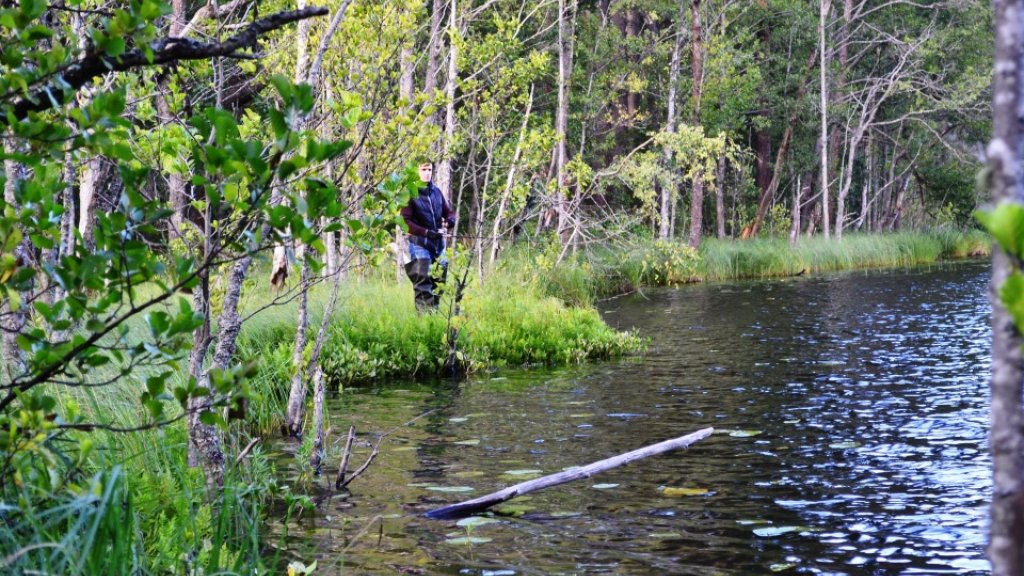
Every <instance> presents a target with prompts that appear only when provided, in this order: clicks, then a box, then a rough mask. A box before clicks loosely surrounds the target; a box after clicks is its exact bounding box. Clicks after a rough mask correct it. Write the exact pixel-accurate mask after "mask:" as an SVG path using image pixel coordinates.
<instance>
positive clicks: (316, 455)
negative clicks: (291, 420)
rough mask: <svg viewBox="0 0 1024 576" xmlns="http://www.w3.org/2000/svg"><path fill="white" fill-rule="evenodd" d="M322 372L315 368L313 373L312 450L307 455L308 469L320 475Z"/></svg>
mask: <svg viewBox="0 0 1024 576" xmlns="http://www.w3.org/2000/svg"><path fill="white" fill-rule="evenodd" d="M325 444H326V439H325V437H324V371H323V370H321V369H320V367H319V366H317V368H316V371H315V372H314V373H313V450H312V452H311V453H310V455H309V467H310V468H312V469H313V470H314V471H316V473H317V474H319V473H320V467H321V466H322V465H323V463H324V456H325V450H324V445H325Z"/></svg>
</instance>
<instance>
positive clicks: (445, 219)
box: [402, 162, 455, 312]
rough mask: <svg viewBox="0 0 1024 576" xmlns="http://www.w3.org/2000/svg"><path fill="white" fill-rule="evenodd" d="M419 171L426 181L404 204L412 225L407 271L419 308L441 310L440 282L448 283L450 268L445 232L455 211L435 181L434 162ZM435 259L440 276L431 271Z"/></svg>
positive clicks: (450, 226)
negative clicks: (446, 254)
mask: <svg viewBox="0 0 1024 576" xmlns="http://www.w3.org/2000/svg"><path fill="white" fill-rule="evenodd" d="M419 174H420V180H422V181H423V182H424V183H425V184H426V185H425V186H423V187H422V188H420V189H419V195H418V196H416V197H415V198H412V199H410V200H409V204H408V205H407V206H406V207H405V208H402V218H404V219H405V224H406V226H408V227H409V257H410V262H409V263H408V264H406V265H405V273H406V274H407V275H408V276H409V280H411V281H412V289H413V294H414V296H415V298H416V309H417V310H419V311H420V312H424V311H430V310H437V306H438V303H439V302H440V300H441V296H440V294H439V293H438V289H437V285H438V284H443V283H444V280H445V276H446V275H447V272H448V260H447V258H445V255H444V248H445V241H444V235H445V229H446V228H454V227H455V214H454V213H453V212H452V209H451V206H449V205H448V201H447V200H445V197H444V194H441V190H440V189H439V188H438V187H437V186H436V185H434V182H433V176H434V165H433V164H432V163H431V162H421V163H420V165H419ZM434 262H437V263H438V266H439V268H440V271H439V273H438V276H439V278H436V279H435V278H434V277H433V276H432V275H431V268H432V267H433V264H434Z"/></svg>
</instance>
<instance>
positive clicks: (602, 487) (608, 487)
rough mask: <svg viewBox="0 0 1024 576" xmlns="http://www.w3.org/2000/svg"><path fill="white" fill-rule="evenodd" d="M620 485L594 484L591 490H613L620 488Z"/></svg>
mask: <svg viewBox="0 0 1024 576" xmlns="http://www.w3.org/2000/svg"><path fill="white" fill-rule="evenodd" d="M618 487H619V485H618V484H594V485H593V486H591V488H594V489H596V490H611V489H612V488H618Z"/></svg>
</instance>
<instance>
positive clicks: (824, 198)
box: [818, 0, 832, 238]
mask: <svg viewBox="0 0 1024 576" xmlns="http://www.w3.org/2000/svg"><path fill="white" fill-rule="evenodd" d="M818 1H819V10H818V53H819V54H820V56H821V63H820V64H819V66H818V69H819V71H820V84H821V208H822V210H821V218H822V232H824V234H825V238H828V237H829V221H828V220H829V216H828V211H829V205H828V148H827V144H826V143H827V142H828V83H827V82H826V78H827V74H826V71H827V70H826V68H827V66H828V54H827V52H828V51H827V50H826V47H825V24H826V21H827V20H828V10H829V5H830V4H831V3H832V2H831V0H818Z"/></svg>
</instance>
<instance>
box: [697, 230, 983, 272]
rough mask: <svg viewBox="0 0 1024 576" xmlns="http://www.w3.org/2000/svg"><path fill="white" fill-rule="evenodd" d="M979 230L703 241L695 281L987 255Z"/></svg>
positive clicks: (891, 265) (896, 264)
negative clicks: (795, 240) (790, 240)
mask: <svg viewBox="0 0 1024 576" xmlns="http://www.w3.org/2000/svg"><path fill="white" fill-rule="evenodd" d="M988 244H989V243H988V240H987V239H986V238H985V236H984V234H982V233H981V232H977V231H974V232H954V231H938V232H929V233H910V232H907V233H898V234H870V235H868V234H847V235H845V236H844V237H843V239H842V240H840V241H836V240H828V239H825V238H823V237H820V236H815V237H813V238H801V239H800V242H799V243H798V244H797V246H796V247H790V246H789V243H788V242H787V241H786V240H782V239H761V238H759V239H754V240H744V241H733V240H716V239H709V240H706V241H705V242H704V243H703V244H702V245H701V249H700V263H699V265H698V267H697V278H696V279H698V280H733V279H744V278H773V277H781V276H793V275H796V274H801V273H807V274H813V273H818V272H832V271H838V270H849V269H854V268H885V267H906V266H914V265H918V264H928V263H933V262H938V261H940V260H946V259H959V258H967V257H976V256H982V255H986V254H988V250H989V245H988Z"/></svg>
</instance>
